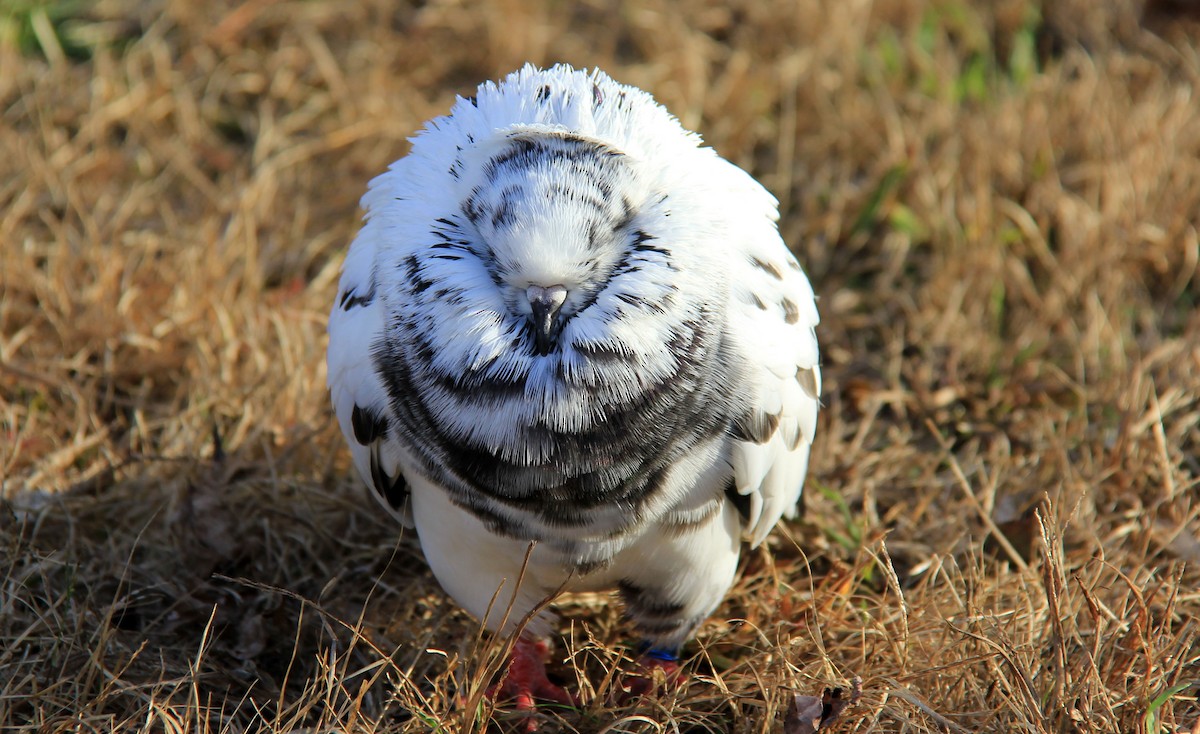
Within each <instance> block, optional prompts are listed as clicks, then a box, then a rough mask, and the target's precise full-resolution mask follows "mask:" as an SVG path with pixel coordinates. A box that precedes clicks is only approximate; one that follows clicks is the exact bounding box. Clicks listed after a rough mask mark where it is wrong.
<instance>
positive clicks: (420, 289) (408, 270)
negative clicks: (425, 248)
mask: <svg viewBox="0 0 1200 734" xmlns="http://www.w3.org/2000/svg"><path fill="white" fill-rule="evenodd" d="M403 267H404V275H405V277H406V279H407V281H408V285H409V288H410V289H411V292H412V294H413V295H414V296H419V295H421V294H422V293H424V292H425V291H427V290H429V289H430V288H431V287H432V286H433V281H432V280H429V279H428V278H426V277H425V275H424V274H423V273H422V272H421V263H420V262H418V260H417V258H416V256H415V255H409V256H408V257H406V258H404V265H403Z"/></svg>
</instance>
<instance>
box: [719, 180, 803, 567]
mask: <svg viewBox="0 0 1200 734" xmlns="http://www.w3.org/2000/svg"><path fill="white" fill-rule="evenodd" d="M726 165H727V166H728V169H729V171H728V172H727V173H726V174H725V175H726V176H728V178H729V180H730V186H729V191H728V197H729V198H728V200H727V204H726V205H727V206H728V207H730V209H731V210H733V211H738V212H740V213H742V214H743V215H744V216H742V217H739V220H738V222H737V225H736V226H737V227H738V229H737V230H735V231H734V232H732V235H731V236H734V237H736V238H737V239H738V240H739V242H737V243H736V245H737V246H734V247H732V248H730V254H731V260H732V262H731V263H729V276H730V282H731V284H732V285H731V290H730V294H729V295H730V311H729V332H730V336H731V339H732V340H733V342H734V344H735V348H736V349H737V350H738V352H739V353H740V354H741V356H742V358H743V362H744V364H745V368H744V369H745V372H744V375H743V384H742V388H743V391H744V392H743V394H742V396H741V397H742V404H741V406H740V410H741V413H740V415H739V416H738V417H737V418H735V420H734V426H733V431H732V432H733V437H734V440H733V441H732V446H731V451H730V462H731V464H732V466H733V476H734V488H735V490H736V491H737V493H738V495H741V498H739V502H738V503H737V504H738V505H739V509H740V510H741V511H742V514H743V520H744V524H743V528H742V531H743V532H742V537H743V539H744V540H746V541H747V542H748V543H750V544H751V545H752V546H757V545H758V544H760V543H761V542H762V541H763V539H765V538H766V536H767V534H768V533H769V532H770V531H771V529H772V528H773V527H774V526H775V524H776V522H778V520H779V518H780V517H789V518H791V517H794V516H795V513H796V503H797V501H798V500H799V499H800V491H801V488H802V487H803V484H804V475H805V473H806V472H807V470H808V457H809V451H810V449H811V447H812V440H813V436H814V434H815V433H816V427H817V411H818V408H819V407H820V402H819V396H820V394H821V369H820V365H819V356H818V347H817V336H816V326H817V323H818V322H819V320H820V318H819V316H818V314H817V305H816V298H815V296H814V294H813V289H812V285H811V284H810V283H809V282H808V278H807V276H805V274H804V272H803V270H801V268H800V265H799V264H798V263H797V262H796V258H795V257H794V256H793V255H792V253H791V252H789V251H788V249H787V246H786V245H784V243H783V240H782V239H781V238H780V236H779V230H778V228H777V226H776V220H777V219H778V213H777V209H776V202H775V200H774V198H773V197H772V196H771V195H770V194H769V193H767V191H766V190H765V189H763V188H762V187H761V186H760V185H759V184H758V183H757V182H755V181H754V180H753V179H752V178H750V176H749V175H748V174H746V173H745V172H744V171H742V170H741V169H740V168H737V167H736V166H734V165H733V164H729V163H727V164H726Z"/></svg>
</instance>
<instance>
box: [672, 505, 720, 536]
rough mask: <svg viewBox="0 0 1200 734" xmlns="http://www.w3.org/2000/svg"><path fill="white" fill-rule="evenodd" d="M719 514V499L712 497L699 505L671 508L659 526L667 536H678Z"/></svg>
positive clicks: (702, 524)
mask: <svg viewBox="0 0 1200 734" xmlns="http://www.w3.org/2000/svg"><path fill="white" fill-rule="evenodd" d="M720 514H721V500H720V498H719V497H713V498H712V499H710V500H708V501H707V502H705V503H704V504H702V505H700V506H699V507H693V508H690V509H687V510H679V509H676V510H672V511H671V512H669V513H667V515H666V516H664V517H663V519H662V521H661V522H660V523H659V528H660V529H661V530H662V532H663V534H664V535H666V536H667V537H668V538H680V537H683V536H684V535H687V534H689V533H692V532H694V531H696V530H699V529H700V528H702V527H704V526H705V525H707V524H709V523H710V522H712V521H713V519H714V518H716V517H717V516H718V515H720Z"/></svg>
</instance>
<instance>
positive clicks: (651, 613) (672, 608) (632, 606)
mask: <svg viewBox="0 0 1200 734" xmlns="http://www.w3.org/2000/svg"><path fill="white" fill-rule="evenodd" d="M617 591H619V592H620V594H621V601H623V602H624V603H625V608H626V610H628V612H629V615H630V616H631V617H634V618H636V619H638V620H639V622H641V621H642V620H647V619H650V620H660V621H669V622H670V623H671V627H675V626H676V625H677V624H678V621H679V615H680V614H682V613H683V610H684V608H685V607H684V605H683V604H680V603H678V602H673V601H670V600H668V599H664V598H663V595H662V592H661V591H659V590H657V589H647V588H645V587H644V586H638V585H637V584H635V583H633V582H632V581H629V580H628V579H621V580H620V581H618V582H617Z"/></svg>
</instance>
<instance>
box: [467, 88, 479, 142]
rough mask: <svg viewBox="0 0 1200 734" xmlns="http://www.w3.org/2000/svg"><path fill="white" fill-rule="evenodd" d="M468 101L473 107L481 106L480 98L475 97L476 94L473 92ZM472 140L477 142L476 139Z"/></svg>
mask: <svg viewBox="0 0 1200 734" xmlns="http://www.w3.org/2000/svg"><path fill="white" fill-rule="evenodd" d="M467 101H468V102H470V103H471V106H472V107H478V106H479V100H478V99H477V98H476V97H475V95H473V94H472V95H471V96H470V97H467ZM471 142H472V143H473V142H475V141H474V140H472V141H471Z"/></svg>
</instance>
